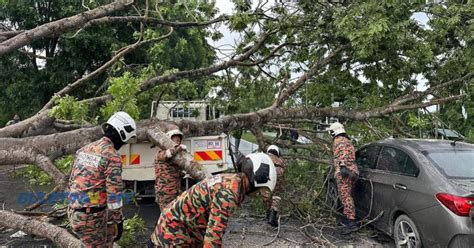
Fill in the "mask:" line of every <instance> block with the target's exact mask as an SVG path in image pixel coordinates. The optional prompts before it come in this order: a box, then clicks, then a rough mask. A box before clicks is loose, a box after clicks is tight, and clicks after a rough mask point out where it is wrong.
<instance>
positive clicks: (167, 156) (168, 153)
mask: <svg viewBox="0 0 474 248" xmlns="http://www.w3.org/2000/svg"><path fill="white" fill-rule="evenodd" d="M171 150H174V149H168V150H166V151H165V155H166V158H171V157H173V151H171Z"/></svg>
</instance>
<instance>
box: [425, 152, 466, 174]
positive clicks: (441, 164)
mask: <svg viewBox="0 0 474 248" xmlns="http://www.w3.org/2000/svg"><path fill="white" fill-rule="evenodd" d="M427 156H428V157H429V158H430V159H431V160H432V161H433V162H434V163H435V164H436V166H437V167H438V169H439V170H440V171H441V172H442V173H444V174H445V175H446V176H447V177H449V178H474V151H436V152H429V153H428V154H427Z"/></svg>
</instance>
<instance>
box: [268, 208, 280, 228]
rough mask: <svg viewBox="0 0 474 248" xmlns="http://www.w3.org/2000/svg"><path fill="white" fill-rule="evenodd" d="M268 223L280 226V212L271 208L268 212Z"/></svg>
mask: <svg viewBox="0 0 474 248" xmlns="http://www.w3.org/2000/svg"><path fill="white" fill-rule="evenodd" d="M267 223H268V224H270V226H272V227H278V212H277V211H275V210H273V209H270V211H269V214H268V222H267Z"/></svg>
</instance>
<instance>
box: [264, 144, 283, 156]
mask: <svg viewBox="0 0 474 248" xmlns="http://www.w3.org/2000/svg"><path fill="white" fill-rule="evenodd" d="M270 150H274V151H276V152H277V156H278V157H279V156H280V148H278V146H276V145H271V146H269V147H268V148H267V153H270Z"/></svg>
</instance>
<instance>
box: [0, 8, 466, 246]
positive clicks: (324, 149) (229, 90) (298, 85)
mask: <svg viewBox="0 0 474 248" xmlns="http://www.w3.org/2000/svg"><path fill="white" fill-rule="evenodd" d="M137 2H138V1H136V2H134V3H132V2H130V1H128V2H127V1H114V2H113V3H111V4H108V5H104V6H99V7H97V8H96V9H92V10H88V11H84V12H83V13H79V14H77V15H74V16H72V17H69V18H61V19H60V20H56V21H51V22H48V23H45V24H42V25H39V26H38V27H36V28H33V29H29V30H8V31H5V32H0V40H2V42H1V43H0V56H2V57H3V58H7V59H9V61H10V60H11V61H15V58H16V57H15V56H18V54H17V53H16V51H17V50H18V51H19V52H20V53H21V52H22V51H20V50H19V49H23V47H25V46H26V48H30V47H32V48H34V47H35V45H36V43H35V42H38V41H41V40H42V39H46V38H48V37H51V36H54V37H57V38H61V39H63V38H64V39H74V37H75V36H76V35H78V34H80V33H81V32H88V30H89V29H93V28H97V27H102V26H105V27H106V28H107V27H108V25H110V26H113V25H124V26H118V27H121V28H126V27H127V26H125V25H131V26H132V27H134V28H136V34H135V36H134V37H133V38H134V39H133V42H132V43H130V40H127V42H128V43H130V44H128V43H127V44H125V45H124V44H122V43H120V44H116V45H117V47H119V48H118V49H114V52H113V55H112V56H111V57H110V58H108V59H107V60H106V61H104V62H103V63H101V64H99V65H95V67H91V68H93V69H90V70H88V71H87V70H86V71H87V72H84V73H82V74H81V75H80V76H79V77H78V78H76V80H72V81H70V82H63V84H62V86H61V87H58V88H55V89H54V91H52V92H56V93H55V94H54V95H53V94H52V93H51V94H50V95H49V96H51V97H50V98H49V99H47V100H45V101H44V102H42V104H43V105H42V107H39V108H38V109H39V110H38V112H37V113H36V114H34V115H31V116H30V117H29V118H26V119H25V120H23V121H20V122H18V123H16V124H13V125H10V126H7V127H3V128H1V129H0V166H1V165H7V164H34V165H36V166H38V167H40V168H41V169H42V170H44V171H45V172H46V173H48V174H49V175H50V176H51V178H52V179H53V180H54V183H55V184H56V187H55V190H64V189H66V187H67V180H68V175H65V174H64V173H62V172H61V171H59V170H58V169H57V168H56V167H55V166H54V163H53V161H54V160H56V159H58V158H60V157H62V156H64V155H68V154H74V153H75V152H76V151H77V150H78V149H79V148H81V147H82V146H84V145H86V144H88V143H90V142H92V141H95V140H97V139H99V138H100V137H101V135H102V134H101V130H100V127H99V126H98V125H96V124H92V123H86V124H84V123H81V122H75V121H73V120H62V119H60V118H58V117H57V116H55V115H54V111H53V108H54V107H57V106H55V104H56V100H57V99H61V98H63V97H66V96H68V95H77V96H78V97H79V96H83V95H85V96H86V97H84V98H79V99H78V101H77V102H75V103H74V104H86V106H87V108H88V109H90V110H91V112H93V113H96V114H97V113H98V112H100V110H103V109H100V108H101V107H103V106H104V105H107V104H109V103H117V102H118V103H117V104H116V105H117V106H116V109H115V110H122V109H125V108H126V106H127V104H125V103H123V102H120V101H124V99H122V98H125V97H124V96H121V97H122V98H120V97H115V96H114V94H113V93H111V91H106V92H103V91H100V90H99V89H97V87H95V86H94V85H91V84H92V82H93V79H96V78H97V77H99V76H101V75H104V74H106V75H109V76H110V77H113V76H116V74H117V71H118V74H123V73H124V72H133V73H135V74H136V75H138V76H137V78H139V79H138V81H139V83H138V84H137V85H136V90H135V91H134V92H133V93H130V95H129V96H128V97H129V98H130V99H131V100H130V99H126V100H130V102H132V105H134V104H135V105H136V102H137V99H138V98H139V97H141V96H144V95H146V94H151V96H150V98H152V97H153V96H154V95H153V94H152V93H150V92H154V91H157V90H160V91H161V93H160V98H161V95H163V92H165V91H166V90H167V89H168V88H167V87H171V86H173V87H174V86H175V85H180V84H182V83H183V82H190V84H191V85H192V86H193V87H194V88H200V87H201V88H206V87H202V85H198V81H199V80H209V81H213V80H214V82H212V83H214V84H210V85H211V86H213V87H214V88H213V89H215V90H216V89H219V87H220V88H221V91H220V92H219V94H221V95H219V94H217V95H219V99H217V100H219V101H220V102H219V103H220V104H221V105H222V106H226V105H232V104H233V103H234V102H236V103H237V104H234V105H238V107H237V108H236V107H235V106H233V107H234V109H232V108H228V109H224V110H227V111H228V112H226V115H225V116H222V117H220V118H217V119H214V120H206V121H190V120H176V121H174V122H169V121H160V120H157V119H142V120H139V121H138V122H137V124H138V130H137V131H138V141H139V142H143V141H150V142H152V143H153V144H155V145H157V146H158V147H159V148H160V149H168V148H172V147H173V146H174V144H173V143H172V141H171V140H170V139H169V138H168V137H166V136H165V135H164V133H165V132H166V131H168V130H170V129H171V128H174V127H175V126H178V127H179V128H180V129H181V130H182V131H183V132H184V133H185V134H186V135H187V136H203V135H215V134H221V133H227V134H231V133H232V132H233V131H235V130H250V131H251V132H252V133H253V134H254V136H255V137H256V139H257V142H258V144H259V146H260V149H262V150H264V149H265V147H266V146H268V145H269V144H270V143H274V144H278V145H280V146H281V147H285V148H290V149H299V150H305V151H309V152H312V151H317V152H314V153H313V154H311V155H307V154H297V153H295V154H289V155H288V156H289V157H288V158H289V159H292V160H307V161H311V162H313V163H317V164H325V165H327V164H330V160H329V156H328V154H329V151H330V146H329V145H330V144H329V142H328V141H326V140H324V139H322V138H320V137H316V136H312V135H311V134H310V131H311V130H310V129H311V125H313V124H314V123H318V121H317V120H324V119H326V118H339V119H340V120H341V121H345V122H348V123H350V122H354V123H356V122H362V123H365V124H367V121H368V120H369V119H383V118H385V117H387V116H391V115H394V114H396V113H399V112H402V111H409V110H417V109H419V108H425V107H427V106H433V105H438V106H444V105H446V104H454V103H456V104H457V103H463V100H464V99H466V97H469V96H471V95H469V94H470V93H469V92H468V91H466V90H465V85H469V84H470V83H471V82H472V76H473V73H472V72H470V71H466V70H462V69H460V70H454V69H453V68H449V67H448V68H444V66H449V64H450V63H447V62H446V61H445V60H450V59H451V60H452V61H450V62H451V63H455V62H456V61H457V59H458V57H456V56H455V55H451V53H448V52H444V51H431V50H430V52H432V53H436V54H437V55H439V56H440V57H443V56H444V57H443V59H444V60H443V61H437V60H436V59H434V58H433V59H432V60H429V63H428V62H426V60H428V59H427V58H426V57H429V56H430V55H429V52H426V53H427V54H422V53H421V52H420V53H418V51H425V50H426V49H429V48H430V47H436V44H438V43H437V42H438V40H436V39H433V40H429V39H430V38H431V36H429V35H426V34H425V33H424V32H417V31H420V30H419V29H420V27H419V26H417V25H415V24H414V23H412V22H411V20H410V17H409V16H408V17H406V16H403V17H400V16H397V15H395V14H394V13H398V12H394V11H392V10H391V8H393V6H385V5H383V4H382V7H380V6H378V5H373V4H371V3H357V4H354V5H353V6H352V7H345V6H337V5H332V4H321V9H313V8H315V7H314V6H312V5H311V6H307V5H305V4H302V5H301V6H299V7H297V8H296V10H295V12H291V11H288V10H286V9H285V8H283V9H281V8H274V7H267V8H265V3H263V2H261V3H259V5H258V6H257V7H256V8H255V9H253V10H251V8H250V9H248V8H247V7H246V6H241V5H237V6H236V11H237V13H235V14H234V15H233V16H221V17H217V18H209V19H208V20H203V19H204V18H202V15H204V14H203V12H202V11H203V10H202V9H204V8H201V9H199V8H198V7H199V6H194V7H195V8H196V9H195V10H194V11H195V12H192V11H191V12H190V11H189V6H187V5H180V6H181V7H183V6H184V7H183V8H184V9H186V8H188V10H186V11H188V12H186V15H185V16H186V17H187V18H190V19H193V20H192V21H170V20H167V19H165V18H164V17H163V15H162V13H163V14H165V13H166V14H169V13H170V12H171V14H169V15H170V16H171V17H173V12H172V9H173V7H175V6H165V7H166V11H162V10H161V9H160V4H166V3H161V1H155V10H154V11H151V10H150V2H152V1H150V2H149V1H142V2H139V3H137ZM143 5H144V6H143ZM140 6H141V7H142V8H141V7H140ZM178 7H179V6H178ZM201 7H202V6H201ZM132 8H133V11H134V12H136V13H133V15H131V14H130V12H126V10H127V11H130V9H132ZM378 8H381V9H378ZM397 8H400V9H399V10H400V13H411V12H413V11H417V10H420V9H419V7H418V6H416V5H409V4H407V6H397ZM361 9H362V10H364V11H361ZM366 9H368V10H369V11H365V10H366ZM119 10H122V11H123V12H124V14H123V16H107V15H109V14H111V13H115V12H119ZM336 10H337V11H336ZM179 11H183V9H179ZM338 11H339V12H338ZM371 11H373V12H374V13H377V17H379V15H381V16H382V17H380V20H379V21H380V22H382V24H380V23H377V22H374V23H375V24H374V25H379V26H376V27H372V26H371V25H372V24H373V23H366V25H363V26H359V25H360V24H359V23H358V22H352V21H351V20H349V19H351V18H350V17H351V16H352V17H354V19H357V18H355V17H359V16H360V15H367V16H365V17H367V19H370V18H372V17H373V16H372V15H373V13H372V12H371ZM410 11H411V12H410ZM338 13H344V15H343V16H342V17H344V18H342V17H341V16H338V15H339V14H338ZM152 14H153V15H154V16H149V15H152ZM117 15H118V14H117ZM204 16H206V15H204ZM328 16H330V18H327V17H328ZM345 16H347V18H346V17H345ZM206 17H207V16H206ZM369 17H370V18H369ZM439 18H441V17H439ZM321 20H327V21H328V22H330V25H328V26H326V23H321ZM364 20H365V19H364ZM387 20H388V21H390V22H391V24H393V26H394V27H395V26H396V27H397V28H398V29H396V32H395V31H394V32H388V31H387V30H386V27H385V25H383V22H386V21H387ZM462 20H464V19H462V18H460V22H461V21H462ZM218 23H221V24H222V23H224V24H226V25H228V26H229V27H231V28H232V29H233V30H234V31H239V32H241V34H242V36H243V40H242V42H240V43H239V44H237V46H236V47H235V49H234V53H233V54H231V55H229V56H227V57H226V58H223V59H220V60H219V59H217V58H215V59H214V60H212V62H206V63H203V64H202V65H201V66H200V67H198V68H194V67H191V68H188V67H186V66H184V67H183V68H182V69H179V70H174V69H175V68H172V69H170V70H167V69H169V68H166V67H165V66H164V65H163V63H164V62H160V63H156V64H153V59H156V58H153V59H149V60H146V61H140V60H137V61H138V62H143V63H145V62H146V63H150V64H153V66H154V67H158V68H160V67H165V69H162V68H160V69H157V70H156V71H155V70H151V72H149V73H148V74H145V75H146V76H142V75H141V74H140V73H141V72H137V70H136V69H135V67H134V66H136V65H135V64H134V63H133V62H136V61H135V60H133V58H131V57H132V56H131V55H136V54H135V53H138V54H140V52H142V53H141V54H142V55H143V54H146V53H152V52H153V51H154V50H159V49H161V48H162V47H163V46H164V43H165V42H170V40H171V41H173V42H175V43H173V46H174V45H176V47H179V46H178V45H177V44H178V42H176V40H178V41H180V42H182V43H184V41H182V40H184V38H182V37H180V36H175V35H180V34H181V35H182V33H180V32H177V31H176V30H175V29H174V28H176V29H178V28H179V29H183V30H185V29H191V28H202V29H200V30H199V31H196V32H195V33H206V32H210V31H209V29H211V28H210V27H211V26H212V25H215V24H218ZM406 23H410V25H406ZM458 24H459V25H458V26H461V27H464V26H463V25H464V24H465V23H458ZM133 25H136V26H133ZM138 25H139V26H138ZM146 25H152V27H151V28H150V27H148V26H146ZM257 26H258V27H260V28H258V29H257V28H255V27H257ZM387 26H388V25H387ZM114 28H117V26H114ZM205 28H209V29H205ZM436 28H438V29H439V27H436ZM457 28H459V27H457ZM117 29H120V28H117ZM333 29H334V30H333ZM71 30H78V32H77V33H76V34H74V35H73V36H72V38H71V37H68V38H65V34H66V32H67V31H71ZM256 30H258V31H256ZM181 31H182V30H181ZM182 32H184V31H182ZM425 32H428V31H426V30H425ZM407 34H413V36H414V37H411V36H410V35H407ZM183 37H186V36H183ZM204 37H206V36H204ZM191 38H195V37H191ZM201 38H202V37H201ZM206 38H208V36H207V37H206ZM459 38H460V39H462V38H463V37H459ZM180 39H181V40H180ZM198 40H199V39H198ZM203 40H204V41H205V39H203ZM204 41H202V40H200V42H204ZM414 42H419V43H421V45H420V46H421V47H417V46H415V45H414V46H415V47H414V48H413V47H410V46H402V45H400V44H413V43H414ZM56 43H57V41H56ZM204 43H206V42H204ZM424 43H427V44H424ZM155 45H156V46H155ZM424 45H426V46H424ZM202 47H206V46H205V44H202ZM427 47H428V48H427ZM446 47H449V49H457V50H456V51H458V52H459V53H462V52H463V51H464V50H463V49H464V47H463V46H462V45H459V44H448V45H446ZM453 47H454V48H453ZM181 49H182V47H181ZM423 49H425V50H423ZM50 50H52V51H53V53H52V54H54V51H55V49H50ZM33 51H34V49H33ZM143 51H145V53H144V52H143ZM212 51H213V52H214V53H216V52H218V51H219V49H218V48H212ZM23 52H24V51H23ZM35 54H36V53H35ZM158 54H160V53H158ZM452 54H456V53H454V52H453V53H452ZM8 56H12V57H8ZM127 56H128V57H127ZM2 57H0V58H2ZM433 57H434V56H433ZM35 59H36V58H35ZM71 59H72V58H71ZM130 61H132V62H130ZM33 62H35V61H32V62H31V63H33ZM181 62H182V63H183V64H186V62H188V61H181ZM461 62H463V63H464V62H465V61H463V60H461V61H460V63H461ZM423 63H425V64H426V65H424V64H423ZM430 63H431V64H430ZM420 64H421V65H420ZM432 64H435V65H436V66H433V65H432ZM119 65H120V66H122V67H120V66H119ZM275 66H279V69H280V70H279V71H278V72H275V71H277V70H275ZM19 67H20V66H19ZM116 67H118V68H119V69H117V68H116ZM420 67H421V69H420ZM140 68H141V69H143V68H147V69H149V68H150V67H145V66H143V67H140ZM387 68H388V69H387ZM374 71H376V72H378V73H374ZM438 71H439V72H438ZM446 71H449V73H447V72H446ZM361 72H362V73H361ZM114 73H115V74H114ZM216 73H222V74H223V75H221V74H216ZM358 73H359V75H363V76H366V77H367V80H366V81H364V82H361V80H359V79H358ZM419 74H423V75H424V76H425V77H426V78H427V79H428V81H429V82H428V83H427V89H425V90H422V91H417V90H415V89H416V87H415V88H414V87H413V85H412V84H413V82H412V81H413V80H412V77H414V76H417V75H419ZM438 74H439V75H438ZM292 76H293V77H295V78H293V79H292V78H291V77H292ZM215 82H218V83H217V84H216V85H215ZM380 83H381V84H382V85H383V86H380V85H379V84H380ZM104 84H105V85H106V86H107V84H106V83H104ZM127 84H132V83H130V82H128V81H127ZM127 84H124V87H125V86H127ZM267 84H268V85H267ZM240 85H244V86H245V87H243V89H242V88H241V89H238V87H239V86H240ZM261 85H264V86H265V85H267V86H266V87H263V88H258V86H261ZM253 87H256V88H253ZM99 88H100V87H99ZM79 89H81V90H79ZM82 90H84V91H85V92H86V93H84V92H81V91H82ZM88 91H95V94H91V93H90V92H88ZM83 93H84V94H83ZM173 93H176V92H173ZM201 93H202V92H201ZM205 93H208V92H205ZM178 94H181V92H178ZM252 94H255V95H254V96H253V97H254V98H255V99H251V97H248V96H252ZM352 94H354V95H352ZM203 95H205V94H203ZM328 95H332V96H331V97H328ZM265 96H269V98H270V100H268V101H264V98H265ZM168 97H169V96H168ZM184 98H186V97H184ZM328 98H331V99H330V100H328ZM352 98H356V99H355V100H354V99H352ZM359 98H360V99H359ZM150 100H151V99H150ZM178 100H181V99H178ZM260 101H261V102H263V103H262V104H261V102H260ZM335 101H340V102H343V103H344V104H342V106H340V107H329V106H331V104H332V103H333V102H335ZM351 101H352V102H354V101H355V102H356V104H352V105H351V103H352V102H351ZM130 102H126V103H130ZM248 102H251V103H253V105H251V106H246V104H248ZM365 102H368V103H367V104H365V105H364V103H365ZM357 104H360V105H361V106H359V105H357ZM137 108H138V107H137ZM100 113H101V114H99V115H100V120H103V119H106V117H107V116H106V114H103V113H102V112H100ZM93 117H95V116H92V117H91V119H93ZM402 121H403V120H398V122H402ZM289 124H291V125H295V126H294V127H287V125H289ZM386 124H387V123H382V124H381V126H382V125H386ZM282 128H287V129H288V130H290V129H291V130H293V131H297V132H299V133H300V134H302V135H304V136H306V137H309V139H310V140H311V141H312V144H311V146H310V145H301V144H289V143H285V142H282V141H281V140H270V139H268V138H266V137H265V136H264V134H263V131H264V129H273V130H275V129H276V130H278V129H282ZM397 128H400V127H399V125H397ZM369 129H370V131H371V132H376V131H377V130H376V129H375V128H374V127H373V126H370V128H369ZM399 132H403V130H399ZM383 137H384V136H383V135H381V137H380V138H383ZM316 154H317V155H316ZM174 159H175V161H174V162H176V164H178V165H179V166H180V167H181V168H183V169H184V170H186V171H187V172H188V173H189V174H190V175H191V176H192V177H194V178H196V179H198V180H199V179H202V178H203V177H204V176H205V175H204V173H203V172H202V171H200V170H199V168H198V166H197V164H196V163H195V162H193V159H192V157H191V156H190V155H189V154H186V153H180V154H178V155H177V156H176V157H175V158H174ZM40 203H41V202H40ZM40 203H38V204H35V205H34V206H31V207H28V210H32V209H34V208H35V207H37V206H39V204H40ZM13 219H16V221H10V220H13ZM0 220H1V222H0V225H4V226H7V227H10V228H15V229H20V230H24V231H25V232H28V233H32V234H35V235H40V236H42V237H46V238H48V239H51V240H52V241H53V242H55V243H57V244H58V245H60V246H72V247H73V246H76V245H77V240H75V239H74V238H73V237H72V236H71V235H68V234H67V232H66V231H65V230H63V229H61V228H58V227H54V226H51V225H50V224H47V223H43V222H41V221H38V220H33V219H31V218H26V217H21V216H18V215H16V214H14V213H10V212H7V211H2V212H0ZM28 221H30V222H31V223H30V224H25V223H26V222H28ZM35 227H41V228H40V229H38V230H36V229H35ZM316 241H317V240H316ZM323 243H324V242H323Z"/></svg>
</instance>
